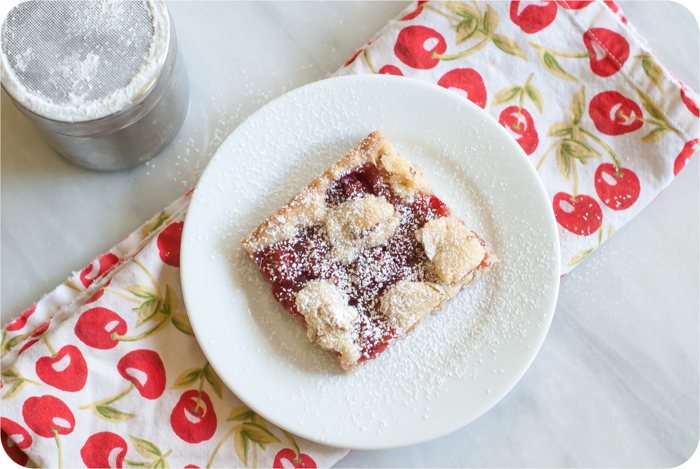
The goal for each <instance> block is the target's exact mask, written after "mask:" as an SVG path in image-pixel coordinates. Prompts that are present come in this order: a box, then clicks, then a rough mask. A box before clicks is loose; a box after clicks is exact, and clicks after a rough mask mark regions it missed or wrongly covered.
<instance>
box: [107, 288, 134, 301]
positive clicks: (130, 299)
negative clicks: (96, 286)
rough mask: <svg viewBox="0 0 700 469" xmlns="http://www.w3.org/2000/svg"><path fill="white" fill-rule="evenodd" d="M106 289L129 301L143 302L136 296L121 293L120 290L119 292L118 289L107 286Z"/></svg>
mask: <svg viewBox="0 0 700 469" xmlns="http://www.w3.org/2000/svg"><path fill="white" fill-rule="evenodd" d="M105 291H106V292H108V293H112V294H113V295H117V296H120V297H122V298H124V299H125V300H127V301H131V302H132V303H137V304H141V302H140V301H139V300H137V299H136V298H131V297H130V296H126V295H125V294H123V293H120V292H118V291H116V290H112V289H111V288H105Z"/></svg>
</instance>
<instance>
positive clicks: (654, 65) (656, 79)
mask: <svg viewBox="0 0 700 469" xmlns="http://www.w3.org/2000/svg"><path fill="white" fill-rule="evenodd" d="M635 58H637V59H642V69H643V70H644V73H646V75H647V76H648V77H649V79H650V80H651V82H652V83H653V84H654V86H656V88H657V89H658V90H659V92H660V93H661V94H663V92H664V71H663V69H662V68H661V64H659V61H658V60H656V58H655V57H654V56H653V55H651V54H642V55H637V56H636V57H635Z"/></svg>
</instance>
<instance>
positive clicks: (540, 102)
mask: <svg viewBox="0 0 700 469" xmlns="http://www.w3.org/2000/svg"><path fill="white" fill-rule="evenodd" d="M525 93H527V97H528V98H530V101H532V103H533V104H534V105H535V107H536V108H537V110H538V111H540V114H542V111H543V110H544V99H542V94H541V93H540V90H538V89H537V88H535V86H534V85H531V84H528V85H527V87H526V88H525Z"/></svg>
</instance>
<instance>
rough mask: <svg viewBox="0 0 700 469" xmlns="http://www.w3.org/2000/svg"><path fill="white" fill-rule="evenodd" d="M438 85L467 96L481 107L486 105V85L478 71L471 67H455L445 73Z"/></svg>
mask: <svg viewBox="0 0 700 469" xmlns="http://www.w3.org/2000/svg"><path fill="white" fill-rule="evenodd" d="M437 84H438V85H440V86H442V87H443V88H447V89H448V90H450V91H452V92H453V93H457V94H458V95H460V96H462V97H464V98H467V99H468V100H469V101H471V102H473V103H474V104H476V105H477V106H479V107H480V108H481V109H484V107H486V86H484V80H483V78H481V75H479V72H477V71H476V70H474V69H472V68H456V69H454V70H450V71H449V72H447V73H445V74H444V75H443V76H442V78H440V80H438V83H437Z"/></svg>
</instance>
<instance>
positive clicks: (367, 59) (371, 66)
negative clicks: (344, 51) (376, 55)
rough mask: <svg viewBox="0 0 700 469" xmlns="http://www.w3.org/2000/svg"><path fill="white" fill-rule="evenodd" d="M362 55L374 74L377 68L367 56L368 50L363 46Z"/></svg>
mask: <svg viewBox="0 0 700 469" xmlns="http://www.w3.org/2000/svg"><path fill="white" fill-rule="evenodd" d="M362 55H363V56H364V57H365V62H367V65H368V66H369V69H370V70H371V71H372V73H374V74H375V75H376V74H377V69H376V68H375V67H374V64H373V63H372V59H370V58H369V52H367V48H365V50H364V51H362Z"/></svg>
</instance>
